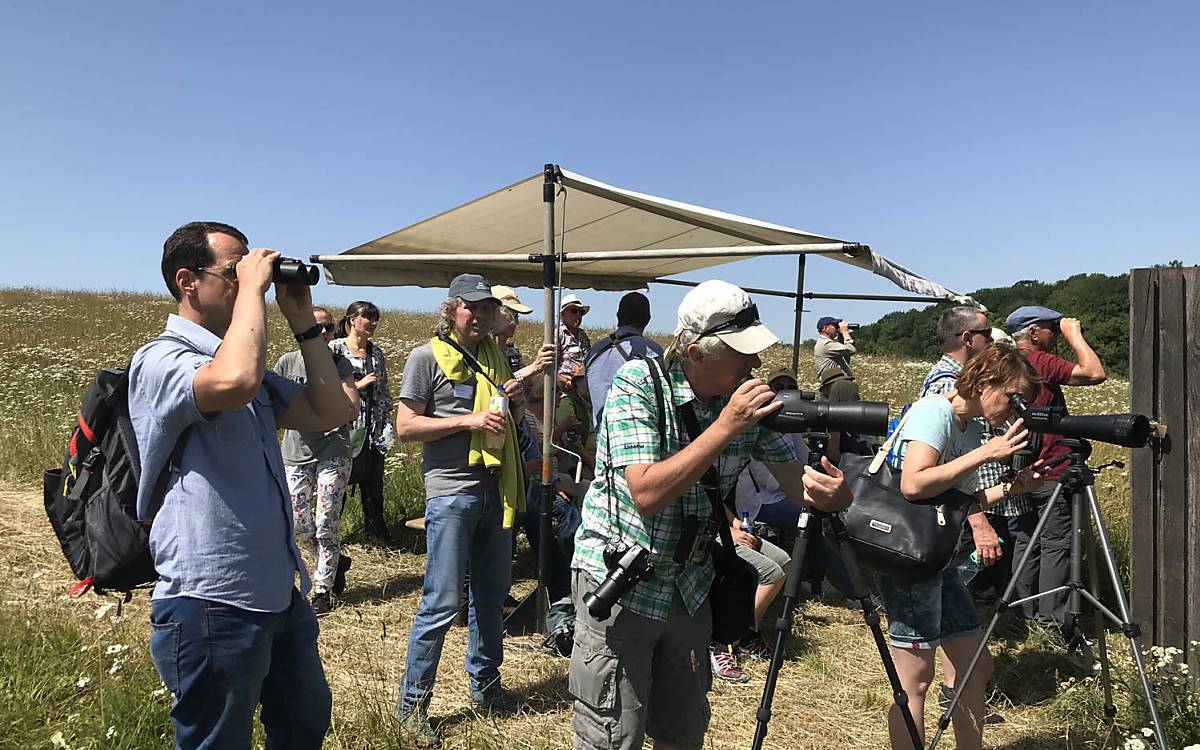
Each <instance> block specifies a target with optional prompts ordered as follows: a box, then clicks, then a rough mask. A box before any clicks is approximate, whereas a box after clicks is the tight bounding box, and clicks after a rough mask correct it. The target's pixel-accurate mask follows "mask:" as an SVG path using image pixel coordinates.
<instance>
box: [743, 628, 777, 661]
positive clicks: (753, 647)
mask: <svg viewBox="0 0 1200 750" xmlns="http://www.w3.org/2000/svg"><path fill="white" fill-rule="evenodd" d="M737 648H738V651H740V652H742V653H743V654H745V655H746V656H749V657H751V658H754V659H761V660H763V661H770V660H771V653H772V649H771V646H770V645H769V644H768V643H767V642H766V641H764V640H763V637H762V634H761V633H759V632H758V631H757V630H752V631H750V635H748V636H746V637H745V638H743V639H742V642H741V643H739V644H738V647H737Z"/></svg>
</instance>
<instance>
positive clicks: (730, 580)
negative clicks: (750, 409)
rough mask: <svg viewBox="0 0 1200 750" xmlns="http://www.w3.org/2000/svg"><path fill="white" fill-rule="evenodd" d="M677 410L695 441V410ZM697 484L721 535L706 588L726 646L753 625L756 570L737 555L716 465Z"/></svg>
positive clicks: (718, 636)
mask: <svg viewBox="0 0 1200 750" xmlns="http://www.w3.org/2000/svg"><path fill="white" fill-rule="evenodd" d="M645 359H646V362H647V364H649V365H650V373H651V375H652V377H653V379H654V389H655V395H656V396H658V394H660V393H661V390H662V386H661V385H660V384H659V377H660V375H659V371H658V365H657V362H651V361H650V360H651V359H653V358H651V357H646V358H645ZM660 403H661V402H660ZM659 411H660V412H661V411H662V409H660V410H659ZM676 413H677V414H678V415H679V418H680V420H681V421H682V422H683V425H684V427H686V428H687V431H688V436H689V437H690V438H691V440H693V441H694V440H695V439H696V438H697V437H699V436H700V432H701V430H700V422H699V421H698V420H697V419H696V411H695V410H694V409H693V408H692V405H691V404H690V403H687V404H684V405H683V406H680V407H678V408H677V410H676ZM700 484H701V486H702V487H704V492H705V494H707V495H708V499H709V501H710V502H711V503H712V513H713V520H714V521H715V522H716V524H717V529H718V531H719V533H720V537H721V543H720V544H714V545H713V546H712V549H711V552H710V554H711V555H712V561H713V570H714V572H715V576H714V577H713V581H712V585H711V586H710V587H709V590H708V602H709V608H710V609H711V610H712V640H714V641H716V642H717V643H720V644H723V645H726V646H729V645H732V644H734V643H737V642H738V641H740V640H742V639H743V638H745V637H746V636H747V635H748V634H749V633H750V631H751V630H753V629H754V592H755V591H756V590H757V589H758V573H757V571H755V570H754V568H753V567H752V566H751V565H750V564H749V563H747V562H746V561H745V560H743V559H742V558H740V557H738V556H737V551H736V550H735V548H734V541H733V535H732V534H730V533H729V522H728V521H727V520H726V518H725V508H726V506H727V505H728V502H729V499H730V498H728V497H727V498H725V502H724V503H723V502H722V501H721V489H720V477H719V475H718V474H717V467H716V466H709V467H708V469H707V470H706V471H705V472H704V476H703V477H701V478H700ZM731 494H732V491H731Z"/></svg>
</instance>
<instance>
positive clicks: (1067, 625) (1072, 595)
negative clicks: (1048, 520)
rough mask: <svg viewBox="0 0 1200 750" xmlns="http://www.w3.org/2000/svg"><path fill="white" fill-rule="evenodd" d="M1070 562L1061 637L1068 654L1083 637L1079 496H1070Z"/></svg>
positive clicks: (1082, 517)
mask: <svg viewBox="0 0 1200 750" xmlns="http://www.w3.org/2000/svg"><path fill="white" fill-rule="evenodd" d="M1070 502H1071V562H1070V569H1069V576H1070V577H1069V578H1068V579H1067V586H1068V588H1069V592H1068V593H1067V602H1066V607H1065V609H1064V611H1063V620H1062V636H1063V640H1064V641H1065V642H1066V643H1067V651H1068V653H1069V652H1070V651H1072V650H1073V649H1074V648H1075V647H1076V646H1078V643H1079V640H1078V639H1080V638H1082V637H1083V629H1082V628H1081V627H1080V624H1079V615H1080V614H1081V613H1082V612H1083V609H1082V607H1081V604H1080V596H1079V589H1080V587H1081V586H1083V529H1084V525H1085V524H1086V523H1087V518H1086V516H1085V515H1084V514H1085V513H1086V508H1085V507H1084V502H1085V499H1084V497H1083V495H1081V494H1078V493H1076V494H1074V495H1072V496H1071V501H1070Z"/></svg>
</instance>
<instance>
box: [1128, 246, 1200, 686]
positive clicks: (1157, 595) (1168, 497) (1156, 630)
mask: <svg viewBox="0 0 1200 750" xmlns="http://www.w3.org/2000/svg"><path fill="white" fill-rule="evenodd" d="M1129 315H1130V318H1129V320H1130V326H1129V359H1130V361H1129V365H1130V366H1129V376H1130V407H1131V410H1132V411H1134V412H1137V413H1140V414H1145V415H1147V416H1149V417H1150V418H1151V419H1153V420H1155V421H1157V422H1160V423H1162V424H1165V425H1166V426H1167V429H1168V436H1169V442H1168V443H1167V444H1165V445H1163V446H1161V447H1155V448H1153V449H1149V448H1141V449H1134V450H1133V451H1132V461H1131V464H1130V492H1129V502H1130V509H1129V523H1130V556H1129V557H1130V568H1131V570H1130V579H1131V592H1130V594H1131V606H1132V608H1133V617H1134V620H1135V621H1136V622H1138V623H1139V624H1140V625H1141V626H1142V627H1143V628H1144V629H1145V635H1146V640H1147V642H1148V643H1153V644H1158V645H1163V646H1176V647H1178V648H1181V649H1184V650H1185V651H1188V650H1189V649H1188V645H1189V643H1190V642H1191V641H1200V335H1198V333H1197V332H1198V331H1200V268H1141V269H1134V270H1132V271H1130V274H1129ZM1190 669H1191V672H1192V673H1193V674H1195V673H1196V672H1197V670H1200V659H1197V658H1196V657H1195V656H1193V657H1192V659H1191V662H1190Z"/></svg>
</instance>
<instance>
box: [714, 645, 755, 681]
mask: <svg viewBox="0 0 1200 750" xmlns="http://www.w3.org/2000/svg"><path fill="white" fill-rule="evenodd" d="M708 659H709V661H710V662H711V663H712V671H713V674H714V675H716V676H717V677H719V678H720V679H722V680H725V681H726V682H732V683H736V684H740V683H743V682H749V681H750V675H748V674H746V673H745V672H744V671H743V670H742V665H741V663H740V662H739V661H738V657H737V651H736V650H734V648H733V646H719V645H717V644H715V643H714V644H712V645H710V646H709V647H708Z"/></svg>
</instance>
